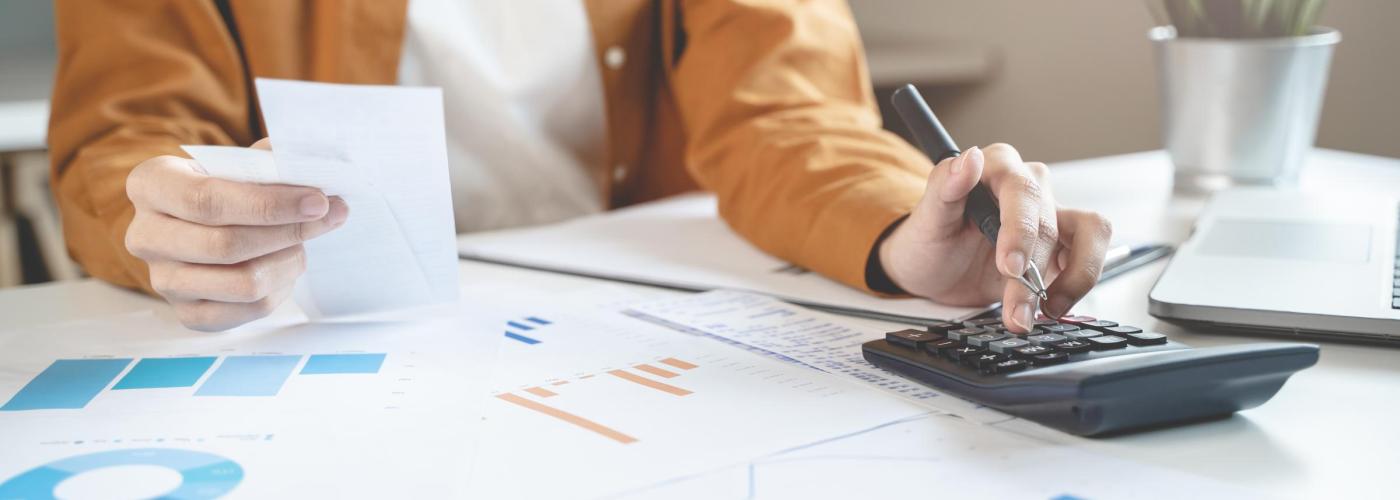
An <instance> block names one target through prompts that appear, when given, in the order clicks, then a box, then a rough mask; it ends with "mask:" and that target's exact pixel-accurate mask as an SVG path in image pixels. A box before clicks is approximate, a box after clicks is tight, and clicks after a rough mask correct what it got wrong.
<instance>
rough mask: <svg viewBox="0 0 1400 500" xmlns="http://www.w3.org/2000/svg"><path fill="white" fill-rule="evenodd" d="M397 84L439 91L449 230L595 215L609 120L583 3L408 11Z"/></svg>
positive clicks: (523, 2) (486, 1) (465, 0)
mask: <svg viewBox="0 0 1400 500" xmlns="http://www.w3.org/2000/svg"><path fill="white" fill-rule="evenodd" d="M406 31H407V33H406V35H405V38H404V44H403V55H402V57H401V59H400V62H399V84H400V85H423V86H435V87H442V93H443V101H444V102H443V105H444V111H445V112H446V121H447V158H448V165H449V170H450V172H451V179H452V181H451V182H452V201H453V208H454V212H455V215H456V220H457V231H458V232H467V231H479V230H485V229H495V228H502V227H512V226H521V225H528V224H541V223H547V222H556V221H559V220H563V219H567V218H570V217H575V216H579V215H583V214H588V213H594V212H598V211H601V210H602V209H603V201H602V196H601V195H600V194H599V193H598V189H597V186H595V185H594V183H593V181H592V180H591V177H590V176H589V174H588V172H589V169H591V168H601V167H600V166H601V165H602V163H603V162H605V161H606V157H605V148H606V125H607V115H606V114H605V112H604V107H603V104H604V103H603V88H602V80H601V76H600V74H599V70H598V64H597V61H596V60H595V59H594V56H593V36H592V32H591V31H590V27H589V21H588V16H587V13H586V12H584V8H583V2H578V1H563V0H510V1H504V2H503V1H497V0H412V1H411V2H409V7H408V26H407V30H406Z"/></svg>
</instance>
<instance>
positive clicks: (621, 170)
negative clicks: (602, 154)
mask: <svg viewBox="0 0 1400 500" xmlns="http://www.w3.org/2000/svg"><path fill="white" fill-rule="evenodd" d="M612 177H613V182H616V183H619V184H620V183H622V180H623V179H626V178H627V165H623V164H621V163H619V164H617V165H614V166H613V170H612Z"/></svg>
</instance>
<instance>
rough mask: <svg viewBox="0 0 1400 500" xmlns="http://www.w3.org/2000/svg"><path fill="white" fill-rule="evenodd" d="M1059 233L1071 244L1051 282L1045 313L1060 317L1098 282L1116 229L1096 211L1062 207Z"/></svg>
mask: <svg viewBox="0 0 1400 500" xmlns="http://www.w3.org/2000/svg"><path fill="white" fill-rule="evenodd" d="M1059 220H1060V228H1059V229H1060V234H1061V235H1062V238H1063V239H1064V240H1066V243H1067V244H1068V246H1069V252H1068V257H1066V258H1065V267H1064V269H1063V270H1062V271H1061V272H1060V275H1059V276H1057V277H1056V278H1055V281H1054V282H1052V283H1051V284H1050V288H1049V290H1048V292H1049V299H1048V300H1046V301H1045V315H1046V316H1050V317H1052V318H1058V317H1060V316H1063V315H1065V314H1067V313H1069V310H1070V308H1072V307H1074V304H1076V303H1078V302H1079V300H1080V299H1082V298H1084V295H1085V294H1088V293H1089V290H1090V289H1091V288H1093V287H1094V285H1095V284H1097V283H1098V282H1099V274H1100V273H1101V272H1102V271H1103V264H1104V254H1105V253H1107V252H1108V243H1109V240H1110V239H1111V238H1112V237H1113V228H1112V226H1111V225H1110V224H1109V222H1108V219H1105V218H1104V217H1103V216H1102V215H1099V214H1096V213H1093V212H1083V211H1078V210H1062V211H1061V213H1060V216H1059Z"/></svg>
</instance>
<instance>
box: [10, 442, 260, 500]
mask: <svg viewBox="0 0 1400 500" xmlns="http://www.w3.org/2000/svg"><path fill="white" fill-rule="evenodd" d="M129 465H141V466H155V467H163V468H166V469H170V470H171V471H174V472H176V473H178V474H179V475H180V478H181V481H180V485H179V486H177V487H176V488H175V489H174V490H171V491H169V492H166V493H164V494H161V495H160V497H161V498H171V499H205V498H218V497H221V496H223V495H225V494H227V493H228V492H230V491H232V490H233V489H234V488H235V487H237V486H238V483H239V482H241V481H242V480H243V467H241V466H239V465H238V464H237V463H235V462H234V461H232V460H229V459H227V458H224V457H221V456H218V455H215V454H212V453H205V452H201V451H191V450H181V449H174V448H136V449H127V450H112V451H102V452H96V453H88V454H84V455H76V456H72V457H68V458H64V459H61V460H57V461H54V462H50V463H48V464H45V465H41V466H39V467H35V468H33V469H30V470H28V471H25V472H23V473H21V474H19V475H17V476H15V477H12V478H10V479H8V480H6V481H5V482H3V483H0V499H3V498H54V490H55V489H56V488H57V487H58V485H59V484H60V483H62V482H63V481H64V480H67V479H68V478H71V477H74V476H77V475H79V474H82V473H85V472H90V471H95V470H99V469H105V468H109V467H121V466H129ZM114 472H116V471H114Z"/></svg>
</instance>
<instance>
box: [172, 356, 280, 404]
mask: <svg viewBox="0 0 1400 500" xmlns="http://www.w3.org/2000/svg"><path fill="white" fill-rule="evenodd" d="M300 361H301V356H229V357H228V358H225V359H224V362H223V364H220V365H219V368H218V369H216V370H214V373H213V374H211V375H209V380H205V381H204V385H201V386H199V390H197V391H195V393H194V395H196V396H276V395H277V392H278V391H280V390H282V384H283V383H285V382H286V381H287V377H288V376H289V375H291V374H292V370H294V369H296V367H297V363H298V362H300Z"/></svg>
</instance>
